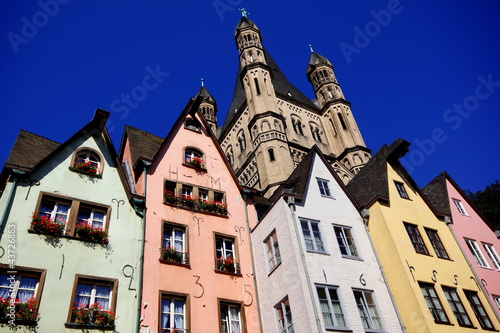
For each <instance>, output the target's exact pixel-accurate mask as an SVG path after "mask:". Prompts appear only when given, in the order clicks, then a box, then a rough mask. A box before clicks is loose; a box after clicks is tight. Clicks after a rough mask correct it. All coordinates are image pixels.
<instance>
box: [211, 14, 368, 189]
mask: <svg viewBox="0 0 500 333" xmlns="http://www.w3.org/2000/svg"><path fill="white" fill-rule="evenodd" d="M234 38H235V41H236V47H237V49H238V52H239V62H240V63H239V69H238V75H237V78H236V86H235V90H234V95H233V100H232V103H231V106H230V108H229V111H228V114H227V116H226V119H225V121H224V124H223V125H222V126H221V127H220V128H218V129H217V137H218V138H219V143H220V145H221V147H222V149H223V151H224V152H225V154H226V156H227V158H228V160H229V162H230V163H231V165H232V166H233V169H234V170H235V173H236V175H237V176H238V180H239V182H240V184H241V185H244V186H248V187H252V188H255V189H257V190H260V191H262V192H263V194H264V196H266V197H269V196H270V195H271V194H272V192H273V190H274V189H275V188H276V187H277V186H278V185H279V184H280V183H281V182H283V181H284V180H286V179H287V178H288V176H289V175H290V174H291V172H292V171H293V169H294V168H295V166H296V165H297V164H298V163H299V162H300V161H301V160H302V158H303V157H304V156H305V155H306V154H307V152H308V151H309V149H310V148H311V147H312V146H314V145H316V146H318V147H319V149H320V150H321V152H322V153H323V154H324V155H325V156H326V157H327V158H328V160H329V162H330V163H331V165H332V166H333V167H334V169H335V171H336V172H337V173H338V174H339V176H340V178H341V179H343V181H344V182H345V183H347V182H349V180H350V179H352V177H353V176H354V174H356V173H357V172H358V171H359V169H360V168H361V167H362V166H363V165H364V164H365V163H366V162H367V161H368V159H369V158H370V150H369V149H367V148H366V147H365V144H364V141H363V138H362V137H361V134H360V132H359V129H358V127H357V125H356V121H355V120H354V117H353V115H352V112H351V107H350V103H349V102H348V101H346V100H345V99H344V94H343V93H342V90H341V88H340V85H339V84H338V82H337V79H336V77H335V74H334V72H333V66H332V64H331V63H330V62H329V61H328V59H326V58H325V57H323V56H321V55H319V54H317V53H316V52H313V51H312V50H311V56H310V59H309V63H308V66H307V78H308V79H309V81H310V82H311V84H312V86H313V89H314V92H315V94H316V99H315V100H312V101H311V100H309V99H308V98H307V97H306V96H305V95H304V94H302V93H301V92H300V91H298V90H297V89H296V88H295V87H294V86H293V85H292V84H291V83H290V82H288V80H287V79H286V77H285V76H284V74H283V73H282V72H281V70H280V69H279V67H278V66H277V65H276V63H275V62H274V60H273V59H272V58H271V56H270V55H269V53H268V52H267V51H266V49H265V48H264V46H263V45H262V35H261V33H260V30H259V28H257V26H256V25H255V23H254V22H252V21H251V20H250V19H249V18H248V17H246V15H245V12H244V13H243V17H242V18H241V20H240V21H239V23H238V25H237V26H236V30H235V34H234Z"/></svg>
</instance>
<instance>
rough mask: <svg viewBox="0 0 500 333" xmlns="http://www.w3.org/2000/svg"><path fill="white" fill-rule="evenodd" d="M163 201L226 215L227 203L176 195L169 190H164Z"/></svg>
mask: <svg viewBox="0 0 500 333" xmlns="http://www.w3.org/2000/svg"><path fill="white" fill-rule="evenodd" d="M164 202H165V203H166V204H169V205H173V206H178V207H182V208H187V209H190V210H195V211H203V212H208V213H213V214H217V215H222V216H227V213H228V211H227V204H225V203H222V202H219V201H208V200H205V199H201V198H198V197H194V196H176V195H174V194H173V193H172V192H171V191H168V190H165V191H164Z"/></svg>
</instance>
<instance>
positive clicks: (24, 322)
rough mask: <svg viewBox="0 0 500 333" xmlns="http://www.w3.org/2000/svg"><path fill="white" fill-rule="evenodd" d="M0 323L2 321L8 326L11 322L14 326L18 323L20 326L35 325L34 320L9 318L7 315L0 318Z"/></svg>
mask: <svg viewBox="0 0 500 333" xmlns="http://www.w3.org/2000/svg"><path fill="white" fill-rule="evenodd" d="M0 323H2V324H8V325H9V326H11V323H12V324H13V325H14V326H18V325H22V326H36V325H37V321H36V320H26V319H19V318H16V319H11V318H9V317H7V318H0Z"/></svg>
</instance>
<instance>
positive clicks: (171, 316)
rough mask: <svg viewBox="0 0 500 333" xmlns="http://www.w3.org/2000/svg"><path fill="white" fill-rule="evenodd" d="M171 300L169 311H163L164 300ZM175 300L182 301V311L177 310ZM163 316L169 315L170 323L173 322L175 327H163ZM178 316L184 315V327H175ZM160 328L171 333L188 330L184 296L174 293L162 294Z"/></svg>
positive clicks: (165, 332)
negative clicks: (174, 294)
mask: <svg viewBox="0 0 500 333" xmlns="http://www.w3.org/2000/svg"><path fill="white" fill-rule="evenodd" d="M165 300H169V301H170V306H169V312H163V301H165ZM175 301H182V313H179V312H175ZM163 316H168V317H169V319H170V323H171V324H173V325H174V326H173V327H161V326H163V325H162V323H163ZM176 316H182V326H183V327H175V326H176V325H175V318H176ZM160 329H161V332H162V333H170V332H172V333H173V332H175V333H177V332H179V333H180V332H187V330H186V299H185V298H184V297H179V296H173V295H166V294H165V295H162V297H161V302H160Z"/></svg>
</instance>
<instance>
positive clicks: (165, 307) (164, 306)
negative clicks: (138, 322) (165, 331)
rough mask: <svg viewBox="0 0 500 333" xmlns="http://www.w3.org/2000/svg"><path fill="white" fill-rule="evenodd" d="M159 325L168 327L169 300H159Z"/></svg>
mask: <svg viewBox="0 0 500 333" xmlns="http://www.w3.org/2000/svg"><path fill="white" fill-rule="evenodd" d="M161 327H162V328H170V300H169V299H162V300H161Z"/></svg>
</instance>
